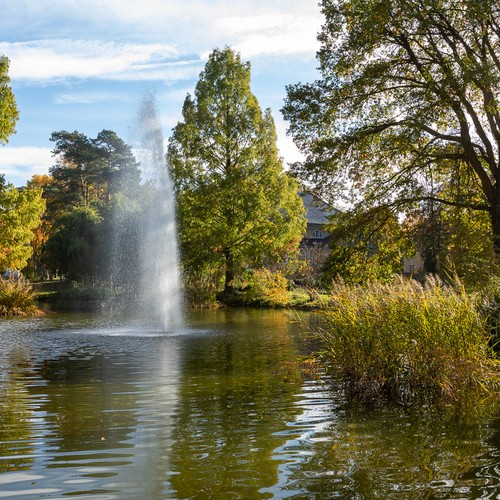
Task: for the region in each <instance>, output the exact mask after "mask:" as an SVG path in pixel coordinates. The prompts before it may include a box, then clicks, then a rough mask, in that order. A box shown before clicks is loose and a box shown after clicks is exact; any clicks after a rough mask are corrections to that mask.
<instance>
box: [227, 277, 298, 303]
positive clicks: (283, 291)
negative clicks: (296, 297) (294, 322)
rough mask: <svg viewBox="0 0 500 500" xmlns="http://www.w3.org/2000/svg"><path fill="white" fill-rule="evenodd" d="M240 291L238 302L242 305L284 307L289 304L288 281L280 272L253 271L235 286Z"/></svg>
mask: <svg viewBox="0 0 500 500" xmlns="http://www.w3.org/2000/svg"><path fill="white" fill-rule="evenodd" d="M236 288H237V289H239V290H241V291H240V292H239V293H238V300H239V301H240V302H241V303H243V304H248V305H259V306H270V307H284V306H286V305H288V304H289V299H290V294H289V291H288V280H287V279H286V278H285V277H284V276H283V274H282V273H281V272H280V271H275V272H272V271H270V270H269V269H265V268H264V269H254V270H252V271H249V272H247V273H246V275H245V276H244V277H243V279H242V280H241V281H240V282H238V283H237V284H236Z"/></svg>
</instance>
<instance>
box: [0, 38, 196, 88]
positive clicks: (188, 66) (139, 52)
mask: <svg viewBox="0 0 500 500" xmlns="http://www.w3.org/2000/svg"><path fill="white" fill-rule="evenodd" d="M0 53H3V54H5V55H7V56H8V57H9V58H10V60H11V64H10V70H9V74H10V76H11V78H12V79H19V80H39V81H46V80H54V79H55V80H57V79H60V80H61V79H66V78H81V79H84V78H101V79H115V80H151V79H164V80H179V79H185V78H191V77H193V76H196V75H197V74H198V73H199V71H200V65H201V61H199V60H198V59H195V60H181V61H180V60H177V57H178V53H177V50H176V49H175V48H174V47H173V46H172V45H169V44H161V43H154V44H147V43H142V44H134V43H116V42H109V41H103V40H70V39H62V40H61V39H58V40H36V41H29V42H15V43H8V42H3V43H0Z"/></svg>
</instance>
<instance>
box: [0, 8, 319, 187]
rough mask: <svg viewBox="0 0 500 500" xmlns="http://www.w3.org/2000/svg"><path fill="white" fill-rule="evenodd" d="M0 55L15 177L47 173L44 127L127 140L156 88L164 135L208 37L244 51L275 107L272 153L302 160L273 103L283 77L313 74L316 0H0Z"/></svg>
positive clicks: (49, 161)
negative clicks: (13, 107) (9, 93)
mask: <svg viewBox="0 0 500 500" xmlns="http://www.w3.org/2000/svg"><path fill="white" fill-rule="evenodd" d="M0 12H1V16H0V54H3V55H6V56H7V57H8V58H9V59H10V69H9V76H10V79H11V86H12V89H13V92H14V95H15V99H16V102H17V106H18V109H19V112H20V119H19V121H18V123H17V125H16V133H15V134H14V135H12V136H11V137H10V138H9V142H8V143H7V144H6V145H2V146H0V173H1V174H4V175H5V178H6V180H7V181H8V182H11V183H12V184H14V185H16V186H22V185H24V184H25V183H26V181H27V180H28V179H30V178H31V177H32V175H33V174H35V173H38V174H44V173H48V170H49V168H50V166H51V165H53V164H54V162H55V160H54V158H53V156H52V153H51V151H52V149H53V147H54V144H53V143H52V142H51V141H50V136H51V133H52V132H55V131H59V130H68V131H74V130H77V131H78V132H81V133H83V134H85V135H87V136H88V137H90V138H95V137H96V136H97V134H98V132H100V131H101V130H103V129H108V130H113V131H115V132H116V133H117V134H118V136H119V137H121V138H122V139H123V140H124V141H125V142H126V143H128V144H130V145H132V146H133V143H134V128H135V125H134V124H135V123H137V113H138V110H139V107H140V103H141V101H142V99H143V98H144V96H145V95H148V94H151V93H152V94H153V95H154V96H155V100H156V104H157V109H158V115H159V119H160V121H161V125H162V129H163V133H164V136H165V140H167V139H168V137H169V135H170V134H171V130H172V128H173V127H174V126H175V125H176V124H177V122H178V121H179V120H180V119H181V110H182V104H183V102H184V99H185V97H186V94H187V93H191V94H193V93H194V88H195V86H196V82H197V80H198V77H199V74H200V72H201V71H202V70H203V67H204V65H205V63H206V61H207V59H208V55H209V54H210V52H212V50H213V49H215V48H224V47H225V46H230V47H232V48H233V49H234V50H236V51H238V52H239V53H240V54H241V57H242V59H243V61H250V63H251V68H252V73H251V74H252V84H251V85H252V92H253V93H254V94H255V96H256V97H257V99H258V101H259V103H260V105H261V107H262V109H265V108H271V111H272V114H273V117H274V119H275V122H276V127H277V132H278V147H279V150H280V154H281V156H282V157H283V159H284V163H285V165H286V164H287V163H290V162H293V161H297V160H299V159H300V154H299V152H298V151H297V149H296V147H295V145H294V144H293V141H292V139H291V138H290V137H288V136H287V135H286V129H287V124H286V122H285V121H284V119H283V117H282V116H281V113H280V108H281V107H282V106H283V103H284V98H285V95H286V90H285V86H286V85H288V84H294V83H298V82H304V83H305V82H308V81H313V80H314V79H316V78H317V77H318V73H317V66H318V64H317V61H316V58H315V55H316V52H317V50H318V49H319V42H318V41H317V39H316V36H317V33H318V32H319V31H320V28H321V24H322V22H323V20H322V15H321V13H320V9H319V6H318V2H317V0H273V1H269V0H245V1H243V0H76V1H74V0H43V1H41V0H0Z"/></svg>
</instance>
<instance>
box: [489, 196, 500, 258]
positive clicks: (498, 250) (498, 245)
mask: <svg viewBox="0 0 500 500" xmlns="http://www.w3.org/2000/svg"><path fill="white" fill-rule="evenodd" d="M490 219H491V231H492V234H493V250H494V252H495V256H496V261H497V263H500V202H498V203H495V204H492V205H491V208H490Z"/></svg>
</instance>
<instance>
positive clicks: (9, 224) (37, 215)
mask: <svg viewBox="0 0 500 500" xmlns="http://www.w3.org/2000/svg"><path fill="white" fill-rule="evenodd" d="M44 209H45V200H44V199H43V198H42V191H41V189H28V188H16V187H14V186H13V185H12V184H6V183H5V181H4V178H3V176H0V270H2V269H5V268H14V269H22V268H23V267H24V266H25V265H26V263H27V261H28V259H29V258H30V257H31V254H32V252H33V248H32V246H31V241H32V239H33V230H34V229H35V228H36V227H38V226H39V225H40V220H41V216H42V213H43V211H44Z"/></svg>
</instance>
